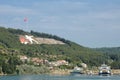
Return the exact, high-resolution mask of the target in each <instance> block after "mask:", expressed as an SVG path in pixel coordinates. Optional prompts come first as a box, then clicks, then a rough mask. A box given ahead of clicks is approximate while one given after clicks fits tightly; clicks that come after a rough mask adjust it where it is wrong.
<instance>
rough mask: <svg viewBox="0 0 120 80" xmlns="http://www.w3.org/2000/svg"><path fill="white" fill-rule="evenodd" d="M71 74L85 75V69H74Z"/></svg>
mask: <svg viewBox="0 0 120 80" xmlns="http://www.w3.org/2000/svg"><path fill="white" fill-rule="evenodd" d="M70 73H71V74H83V68H80V67H77V66H76V67H74V69H73V70H72V71H71V72H70Z"/></svg>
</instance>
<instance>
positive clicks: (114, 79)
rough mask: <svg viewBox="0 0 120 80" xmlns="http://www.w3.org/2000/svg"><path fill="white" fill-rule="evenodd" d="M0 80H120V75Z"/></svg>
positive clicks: (0, 79)
mask: <svg viewBox="0 0 120 80" xmlns="http://www.w3.org/2000/svg"><path fill="white" fill-rule="evenodd" d="M0 80H120V75H111V76H99V75H12V76H11V75H9V76H0Z"/></svg>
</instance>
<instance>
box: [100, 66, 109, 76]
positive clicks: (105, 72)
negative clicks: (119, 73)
mask: <svg viewBox="0 0 120 80" xmlns="http://www.w3.org/2000/svg"><path fill="white" fill-rule="evenodd" d="M99 75H111V68H110V66H107V65H106V64H102V65H101V66H100V67H99Z"/></svg>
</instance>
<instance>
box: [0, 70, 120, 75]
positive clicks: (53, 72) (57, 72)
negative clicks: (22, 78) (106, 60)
mask: <svg viewBox="0 0 120 80" xmlns="http://www.w3.org/2000/svg"><path fill="white" fill-rule="evenodd" d="M71 71H72V70H68V69H59V70H51V71H50V72H49V73H43V74H49V75H70V72H71ZM90 71H92V73H90ZM111 72H112V75H120V69H112V70H111ZM84 74H85V75H98V70H88V71H85V73H84ZM6 75H12V74H3V73H0V76H6ZM13 75H17V74H13ZM20 75H25V74H20Z"/></svg>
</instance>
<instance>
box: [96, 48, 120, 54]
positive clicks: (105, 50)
mask: <svg viewBox="0 0 120 80" xmlns="http://www.w3.org/2000/svg"><path fill="white" fill-rule="evenodd" d="M94 50H96V51H99V52H102V53H106V54H120V47H111V48H107V47H104V48H95V49H94Z"/></svg>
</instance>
